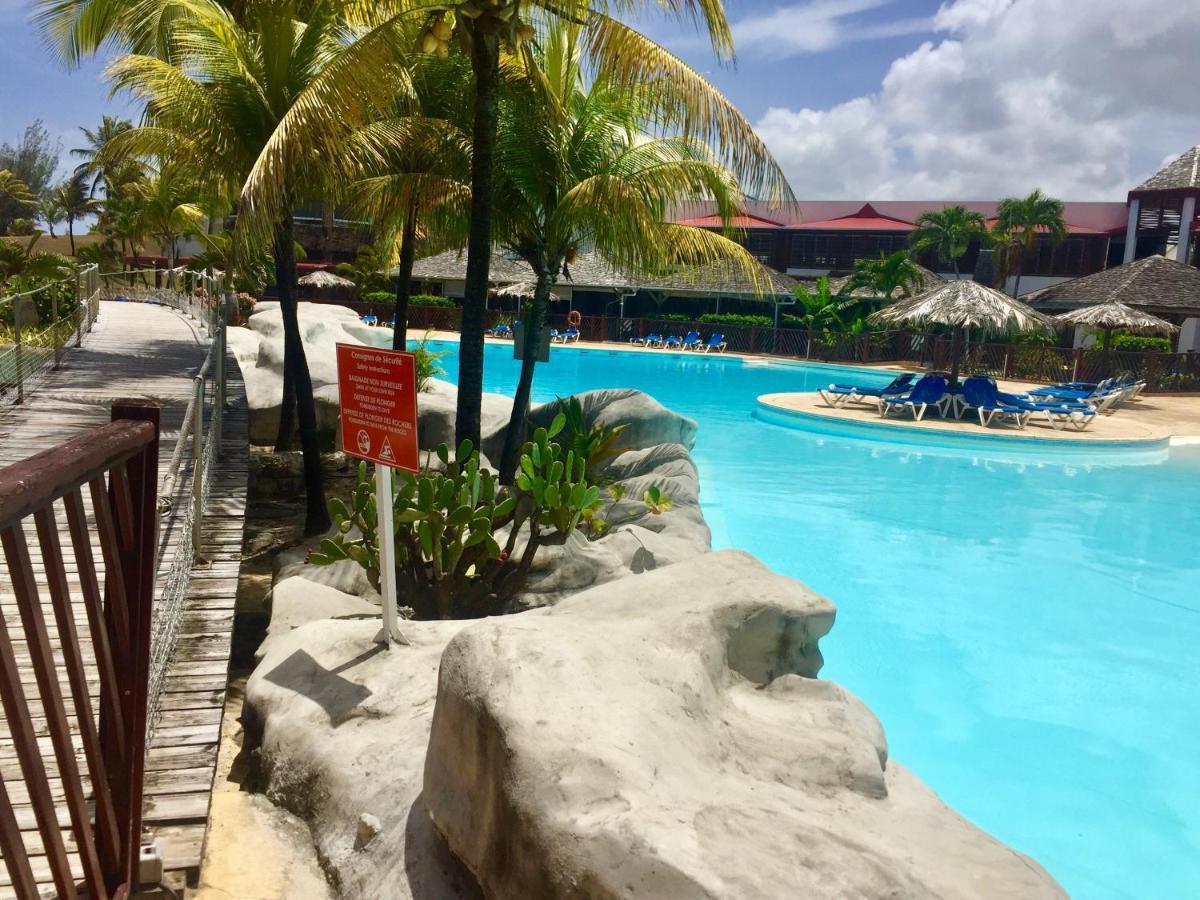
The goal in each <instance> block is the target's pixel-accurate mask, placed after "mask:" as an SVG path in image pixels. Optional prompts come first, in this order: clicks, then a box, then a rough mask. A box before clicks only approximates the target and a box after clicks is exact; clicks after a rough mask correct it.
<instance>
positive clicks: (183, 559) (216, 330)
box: [100, 269, 226, 736]
mask: <svg viewBox="0 0 1200 900" xmlns="http://www.w3.org/2000/svg"><path fill="white" fill-rule="evenodd" d="M166 274H167V273H164V272H162V271H161V270H154V269H147V270H140V271H133V272H118V273H111V274H106V275H103V276H101V288H100V294H101V296H102V297H103V298H104V299H106V300H113V301H117V302H125V303H149V304H154V305H160V306H169V307H171V308H173V309H177V310H179V311H180V312H181V313H183V314H185V315H188V316H190V317H191V318H193V319H195V320H196V321H197V323H198V324H199V325H200V327H201V328H203V329H204V330H206V331H207V332H208V333H209V334H210V335H211V337H212V343H211V344H210V345H209V349H208V354H207V355H206V356H205V358H204V362H203V363H201V365H200V368H199V369H198V370H197V372H196V374H195V375H194V376H193V378H192V388H193V390H192V396H191V398H190V399H189V401H188V405H187V409H186V410H185V412H184V414H183V423H182V425H181V427H180V431H179V437H178V439H177V440H176V442H175V450H174V452H173V453H172V455H171V460H170V462H169V463H168V465H167V469H166V472H165V473H164V474H163V478H162V487H161V490H160V494H159V509H158V513H159V522H160V525H159V528H160V534H161V536H162V542H161V544H160V548H161V552H162V556H161V558H160V559H159V561H158V563H159V564H158V572H159V579H158V593H157V598H158V599H157V601H156V602H155V604H154V617H153V625H152V629H151V634H152V638H151V660H150V676H149V689H148V692H147V695H148V698H149V699H148V714H147V722H148V723H149V724H148V731H149V735H150V736H153V733H154V728H155V725H156V723H157V719H158V702H159V698H160V696H161V694H162V687H163V679H164V677H165V675H166V670H167V666H168V664H169V663H170V660H171V654H172V652H173V651H174V649H175V643H176V638H177V636H178V634H179V624H180V620H181V618H182V616H183V602H184V599H185V597H186V596H187V589H188V585H189V583H190V581H191V571H192V566H193V565H195V563H196V560H197V558H198V556H199V553H200V532H201V528H202V526H203V524H204V510H205V507H206V504H207V502H208V494H209V489H210V487H211V484H212V474H213V470H214V469H215V468H216V465H217V462H218V459H219V457H220V454H221V420H222V412H223V410H224V408H225V347H226V331H225V309H224V304H223V303H222V302H221V301H220V297H221V288H220V284H219V282H217V280H216V279H213V278H210V277H208V276H205V275H200V274H195V273H191V272H184V273H182V274H181V275H179V276H178V278H179V281H178V284H177V283H176V281H175V279H173V278H172V279H170V280H168V281H166V283H164V275H166ZM189 448H190V450H191V455H190V469H185V460H187V459H188V457H187V454H186V451H187V450H188V449H189ZM185 472H186V477H185V483H184V484H182V485H181V484H180V476H181V474H182V473H185Z"/></svg>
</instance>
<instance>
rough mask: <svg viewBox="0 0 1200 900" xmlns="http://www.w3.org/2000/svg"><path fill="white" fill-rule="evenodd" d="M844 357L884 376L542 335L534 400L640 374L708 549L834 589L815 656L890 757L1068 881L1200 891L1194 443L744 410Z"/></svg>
mask: <svg viewBox="0 0 1200 900" xmlns="http://www.w3.org/2000/svg"><path fill="white" fill-rule="evenodd" d="M439 349H446V350H447V351H448V353H449V355H448V356H447V358H446V359H445V360H443V365H444V366H445V368H446V371H447V377H448V378H450V379H451V380H453V379H454V378H455V377H456V374H457V368H458V362H457V345H455V344H445V345H439ZM517 366H518V364H517V362H516V361H515V360H513V358H512V348H511V345H510V346H504V345H489V346H488V348H487V362H486V368H485V370H484V371H485V387H486V389H487V390H489V391H498V392H502V393H509V394H511V393H512V391H513V388H514V387H515V384H516V379H517ZM849 374H852V375H853V376H854V378H855V379H856V380H858V381H862V382H870V381H872V380H874V381H876V382H878V383H884V382H886V381H887V380H888V376H886V375H875V374H874V373H865V372H863V371H862V370H847V369H845V368H844V367H826V366H815V365H811V366H810V365H795V364H778V363H771V364H766V363H762V362H758V361H743V360H739V359H736V358H732V357H713V356H701V355H687V356H684V355H679V354H667V353H661V354H649V353H645V354H643V353H629V352H625V351H620V350H611V351H610V350H587V349H583V350H581V349H576V348H569V349H558V348H556V349H555V350H554V351H553V353H552V354H551V361H550V362H549V363H548V364H544V365H540V366H538V371H537V377H536V381H535V383H534V399H535V401H546V400H552V399H554V397H555V396H556V395H558V396H565V395H567V394H569V393H574V392H578V391H583V390H591V389H594V388H609V387H633V388H640V389H642V390H644V391H646V392H648V393H650V394H651V395H653V396H654V397H655V398H657V399H658V400H659V401H660V402H662V403H663V404H665V405H666V406H669V407H671V408H672V409H674V410H676V411H678V412H680V413H683V414H684V415H687V416H690V417H692V418H694V419H696V420H697V421H698V422H699V425H700V428H699V433H698V439H697V444H696V448H695V451H694V455H695V459H696V462H697V464H698V466H699V467H700V474H701V490H702V501H703V507H704V512H705V515H706V516H707V518H708V521H709V524H710V525H711V526H712V530H713V542H714V546H716V547H741V548H744V549H746V550H749V551H750V552H752V553H754V554H755V555H756V556H758V557H759V558H760V559H762V560H763V561H764V562H766V563H767V564H768V565H770V566H771V567H772V568H774V569H775V570H776V571H779V572H782V573H784V574H787V575H791V576H794V577H796V578H798V579H801V580H802V581H804V582H805V583H807V584H809V585H810V586H811V587H813V588H814V589H816V590H818V591H820V592H821V593H823V594H826V595H827V596H829V597H830V598H831V599H832V600H833V601H834V602H835V603H836V604H837V607H838V616H837V624H836V626H835V627H834V629H833V632H832V633H831V634H830V635H829V636H828V637H827V638H825V639H824V640H823V641H822V648H823V651H824V655H825V659H826V666H825V669H824V670H823V672H822V675H823V676H824V677H827V678H830V679H832V680H836V681H839V682H841V683H842V684H844V685H846V686H847V687H848V688H850V689H851V690H852V691H854V692H855V693H857V694H858V695H859V696H860V697H862V699H863V700H864V701H866V703H867V704H868V705H869V706H870V707H871V708H872V709H873V710H874V711H875V712H876V714H878V716H879V717H880V719H881V720H882V721H883V724H884V727H885V728H886V730H887V735H888V740H889V743H890V746H891V752H892V754H893V756H894V757H895V758H896V759H897V760H899V761H900V762H901V763H903V764H904V765H906V766H908V767H909V768H911V769H913V770H914V771H915V772H916V773H917V774H918V775H920V776H921V777H922V778H923V779H924V780H925V781H926V782H928V783H929V784H930V785H931V786H933V787H934V788H935V789H936V790H937V791H938V792H939V793H940V794H941V795H942V797H943V798H945V800H946V801H947V802H948V803H950V804H951V805H952V806H954V807H955V808H956V809H957V810H958V811H960V812H961V813H962V814H963V815H965V816H967V817H968V818H969V819H971V820H972V821H973V822H975V823H976V824H978V825H979V826H981V827H982V828H985V829H986V830H988V831H990V832H991V833H993V834H995V835H996V836H997V837H999V838H1000V839H1001V840H1003V841H1005V842H1007V843H1009V844H1011V845H1012V846H1014V847H1016V848H1017V849H1020V850H1022V851H1024V852H1026V853H1028V854H1030V855H1031V856H1033V857H1034V858H1036V859H1037V860H1038V861H1039V862H1041V863H1042V864H1043V865H1044V866H1046V867H1047V868H1048V869H1049V870H1050V871H1051V872H1052V873H1053V874H1054V875H1055V877H1057V878H1058V879H1059V881H1060V882H1061V883H1062V884H1063V885H1064V887H1066V889H1067V890H1068V891H1070V892H1071V894H1072V895H1073V896H1076V897H1085V898H1118V897H1119V898H1132V897H1137V898H1175V897H1196V896H1200V765H1197V762H1196V760H1197V759H1200V692H1198V686H1200V649H1198V648H1200V553H1197V540H1198V536H1200V452H1197V451H1196V450H1194V449H1189V450H1180V449H1175V450H1172V451H1171V452H1170V453H1169V454H1168V453H1166V452H1163V451H1162V450H1161V449H1159V450H1147V451H1129V450H1113V451H1108V452H1105V451H1103V450H1096V449H1075V448H1067V449H1064V448H1061V447H1058V448H1052V447H1047V448H1046V449H1045V453H1044V454H1043V455H1037V456H1031V455H1030V454H1029V453H1028V452H1020V453H1013V452H1012V451H1011V450H1010V449H1008V448H1005V447H1004V446H1003V445H998V446H997V447H996V448H994V449H993V448H991V447H989V446H987V445H983V446H979V447H970V448H962V447H954V448H947V449H945V450H938V449H936V448H932V447H916V446H913V445H911V444H909V445H899V444H891V443H888V442H887V441H886V440H865V439H861V438H858V437H852V436H846V435H838V434H822V433H816V432H808V431H803V430H796V429H794V428H786V427H781V426H779V425H776V424H771V423H769V422H766V421H763V420H761V419H758V418H756V417H755V406H756V404H755V400H756V398H757V397H758V396H759V395H761V394H766V393H771V392H777V391H804V390H815V389H816V388H817V387H818V386H823V385H825V384H827V383H829V381H831V380H843V377H844V376H847V375H849ZM1126 414H1128V415H1136V411H1132V410H1131V411H1129V412H1123V413H1119V415H1126Z"/></svg>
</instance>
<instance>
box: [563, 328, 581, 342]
mask: <svg viewBox="0 0 1200 900" xmlns="http://www.w3.org/2000/svg"><path fill="white" fill-rule="evenodd" d="M558 339H559V340H560V341H562V342H563V343H564V344H569V343H570V342H571V341H577V340H579V329H578V328H576V327H574V326H571V327H570V328H568V329H567V330H566V331H564V332H563V333H562V334H560V335H559V336H558Z"/></svg>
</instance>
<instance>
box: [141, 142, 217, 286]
mask: <svg viewBox="0 0 1200 900" xmlns="http://www.w3.org/2000/svg"><path fill="white" fill-rule="evenodd" d="M128 188H129V190H130V192H131V195H132V197H133V199H134V200H135V201H136V203H137V205H138V210H139V215H140V218H141V223H140V224H141V229H142V233H143V234H145V235H147V236H148V237H152V238H154V239H155V241H157V242H158V245H159V247H161V248H162V250H163V252H164V253H165V254H166V256H167V268H168V269H172V270H173V269H174V268H175V261H176V259H177V258H178V256H179V241H180V239H182V238H184V237H187V236H188V235H192V234H196V233H197V232H199V231H200V230H201V228H202V227H203V225H204V221H205V216H204V210H203V209H201V207H200V205H199V203H197V202H196V198H197V193H198V192H197V189H196V182H195V179H194V178H192V177H191V176H190V175H188V174H187V173H185V172H184V171H183V170H182V169H181V168H180V167H179V166H173V165H168V166H163V167H162V169H161V171H159V172H158V173H156V174H154V175H151V176H150V177H149V178H146V179H144V180H142V181H138V182H134V183H133V184H132V185H129V186H128ZM174 277H175V276H174V273H173V272H171V273H169V274H168V279H171V280H173V279H174Z"/></svg>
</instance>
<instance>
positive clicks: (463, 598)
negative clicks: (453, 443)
mask: <svg viewBox="0 0 1200 900" xmlns="http://www.w3.org/2000/svg"><path fill="white" fill-rule="evenodd" d="M565 423H566V418H565V416H563V415H562V414H561V413H560V414H559V415H557V416H555V418H554V422H553V424H551V426H550V428H549V429H546V428H538V429H537V430H536V431H535V432H534V434H533V439H532V440H530V441H528V442H527V443H526V444H525V446H524V448H523V449H522V453H521V465H520V470H519V471H518V474H517V480H516V485H515V487H514V488H512V489H507V488H504V487H502V486H501V485H500V484H499V481H498V479H497V478H496V476H495V475H494V474H493V473H492V472H491V471H490V470H488V469H484V468H481V467H480V465H479V454H478V453H476V452H474V448H473V447H472V445H471V442H470V441H463V443H462V444H461V445H460V446H459V448H458V452H457V453H456V454H455V456H454V459H453V460H451V459H450V454H449V451H448V450H447V449H446V445H445V444H442V445H440V446H439V447H438V448H437V451H436V452H437V456H438V459H439V460H440V463H441V468H440V471H434V470H433V469H432V468H430V467H428V466H427V467H426V468H425V470H423V471H422V472H421V473H420V474H417V475H412V474H409V473H407V472H396V473H395V475H394V478H395V480H396V486H395V494H394V503H393V507H394V508H393V522H394V526H395V532H396V542H395V551H396V583H397V589H398V592H399V593H400V595H401V596H403V597H405V598H406V599H411V601H412V604H413V606H412V609H413V612H414V614H415V616H416V617H417V618H422V619H463V618H474V617H478V616H487V615H496V614H498V613H502V612H506V611H507V610H508V606H509V602H510V601H511V600H512V598H513V597H514V596H515V595H516V593H517V592H518V591H519V590H520V589H521V588H522V587H523V586H524V584H525V579H526V577H527V576H528V573H529V569H530V567H531V566H532V565H533V560H534V556H535V555H536V553H537V550H538V548H539V547H540V546H541V545H542V544H543V543H545V542H547V541H548V540H565V539H566V538H567V537H568V536H569V535H570V534H571V532H573V531H574V530H575V528H576V527H578V526H579V524H580V523H581V522H582V521H584V520H585V518H589V517H591V516H593V515H594V514H595V512H596V511H597V510H598V509H599V508H600V507H601V506H603V501H602V500H601V499H600V489H599V488H598V487H594V486H592V485H589V484H588V483H587V481H586V479H585V477H584V470H585V466H586V460H583V459H581V458H579V457H577V456H576V455H575V453H574V451H571V450H567V451H566V452H565V455H564V453H563V450H562V448H561V447H560V446H559V445H558V444H557V443H555V442H554V440H553V439H554V438H555V437H557V436H558V434H559V433H560V432H561V431H562V429H563V427H564V425H565ZM374 485H375V479H374V478H373V477H370V476H368V474H367V465H366V463H365V462H364V463H360V464H359V467H358V480H357V484H356V486H355V489H354V494H353V495H352V497H351V500H350V504H349V505H347V504H346V503H344V502H343V501H342V500H340V499H338V498H336V497H335V498H332V499H331V500H330V501H329V514H330V517H331V518H332V519H333V521H334V524H335V525H336V526H337V534H336V535H335V536H334V537H332V538H326V539H324V540H322V541H321V544H320V547H319V548H318V549H314V550H310V551H309V555H308V561H309V562H310V563H312V564H313V565H330V564H332V563H334V562H338V561H340V560H346V559H350V560H353V561H354V562H356V563H357V564H358V565H360V566H361V567H362V568H363V569H365V570H366V572H367V577H368V578H370V579H371V581H372V583H373V584H376V585H377V584H379V541H380V538H379V535H378V533H377V531H376V524H377V521H378V519H377V515H378V513H377V508H376V506H375V486H374ZM526 526H527V527H526ZM504 528H507V529H508V533H507V536H506V537H505V538H504V541H505V543H504V546H503V547H502V546H501V545H500V542H499V541H498V540H497V532H499V531H500V530H501V529H504ZM522 538H523V539H524V545H523V546H522V547H520V548H519V549H520V552H519V553H518V546H517V543H518V540H519V539H522Z"/></svg>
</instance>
